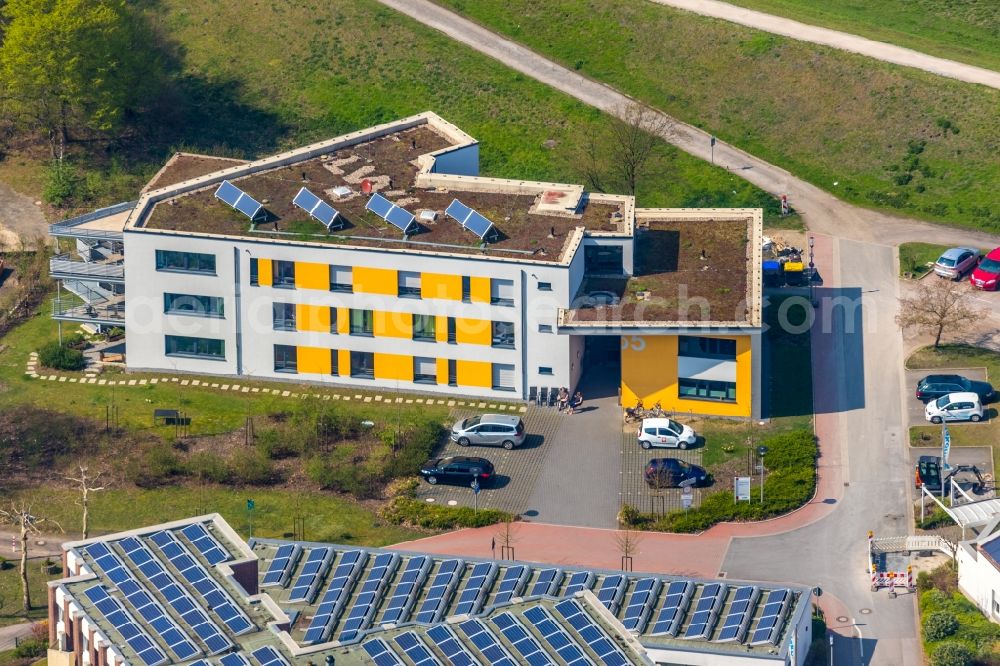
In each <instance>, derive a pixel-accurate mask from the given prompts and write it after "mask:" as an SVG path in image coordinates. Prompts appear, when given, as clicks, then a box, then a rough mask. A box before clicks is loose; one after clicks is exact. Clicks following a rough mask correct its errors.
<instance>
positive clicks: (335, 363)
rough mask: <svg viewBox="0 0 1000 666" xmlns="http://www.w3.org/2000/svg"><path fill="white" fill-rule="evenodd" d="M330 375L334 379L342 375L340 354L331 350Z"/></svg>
mask: <svg viewBox="0 0 1000 666" xmlns="http://www.w3.org/2000/svg"><path fill="white" fill-rule="evenodd" d="M330 374H331V375H333V376H334V377H336V376H337V375H339V374H340V352H339V351H338V350H336V349H331V350H330Z"/></svg>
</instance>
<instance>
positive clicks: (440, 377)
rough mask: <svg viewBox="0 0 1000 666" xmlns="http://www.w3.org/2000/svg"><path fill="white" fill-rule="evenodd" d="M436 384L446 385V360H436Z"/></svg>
mask: <svg viewBox="0 0 1000 666" xmlns="http://www.w3.org/2000/svg"><path fill="white" fill-rule="evenodd" d="M437 383H438V384H445V385H447V384H448V359H446V358H439V359H438V360H437Z"/></svg>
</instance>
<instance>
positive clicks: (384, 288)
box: [328, 266, 399, 296]
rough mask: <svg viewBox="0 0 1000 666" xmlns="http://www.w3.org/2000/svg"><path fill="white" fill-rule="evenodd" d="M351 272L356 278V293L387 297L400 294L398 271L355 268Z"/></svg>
mask: <svg viewBox="0 0 1000 666" xmlns="http://www.w3.org/2000/svg"><path fill="white" fill-rule="evenodd" d="M351 272H352V274H353V276H354V291H355V293H364V294H384V295H386V296H397V295H398V294H399V282H398V278H397V277H396V271H395V270H393V269H391V268H363V267H361V266H355V267H354V269H353V270H352V271H351ZM328 288H329V286H328Z"/></svg>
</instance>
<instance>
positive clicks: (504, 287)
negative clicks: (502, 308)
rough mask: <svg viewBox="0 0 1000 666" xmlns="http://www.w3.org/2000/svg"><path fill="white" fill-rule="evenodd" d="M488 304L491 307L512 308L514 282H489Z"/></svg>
mask: <svg viewBox="0 0 1000 666" xmlns="http://www.w3.org/2000/svg"><path fill="white" fill-rule="evenodd" d="M490 303H492V304H493V305H506V306H509V307H513V306H514V281H513V280H497V279H495V278H493V279H491V280H490Z"/></svg>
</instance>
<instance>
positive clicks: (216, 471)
mask: <svg viewBox="0 0 1000 666" xmlns="http://www.w3.org/2000/svg"><path fill="white" fill-rule="evenodd" d="M187 471H188V474H190V475H191V476H193V477H194V478H196V479H198V480H199V481H208V482H209V483H229V482H230V481H232V470H231V469H230V467H229V465H228V464H227V463H226V461H225V460H223V459H222V458H221V457H220V456H217V455H215V454H214V453H208V452H203V453H196V454H194V455H193V456H191V458H190V459H189V460H188V462H187Z"/></svg>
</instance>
